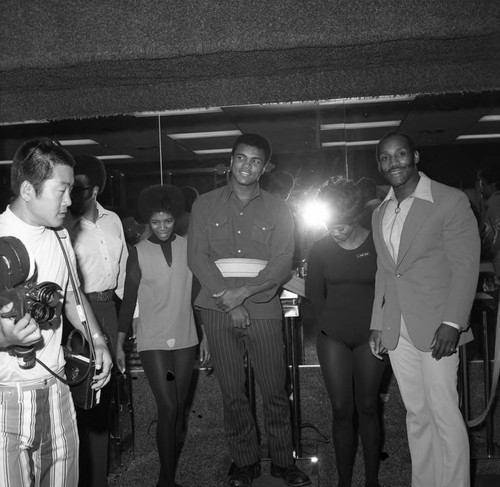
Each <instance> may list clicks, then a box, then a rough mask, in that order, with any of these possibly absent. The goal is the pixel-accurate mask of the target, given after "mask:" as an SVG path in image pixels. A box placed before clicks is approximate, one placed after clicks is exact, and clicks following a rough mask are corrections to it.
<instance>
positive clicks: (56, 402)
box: [0, 380, 78, 487]
mask: <svg viewBox="0 0 500 487" xmlns="http://www.w3.org/2000/svg"><path fill="white" fill-rule="evenodd" d="M0 485H1V486H5V487H76V486H77V485H78V433H77V427H76V418H75V410H74V407H73V400H72V398H71V393H70V390H69V387H68V386H67V385H65V384H63V383H62V382H60V381H59V380H56V381H55V383H53V384H52V385H50V386H47V387H45V388H41V389H36V390H29V391H24V392H23V391H21V392H18V391H17V390H13V391H5V390H4V391H2V389H1V388H0Z"/></svg>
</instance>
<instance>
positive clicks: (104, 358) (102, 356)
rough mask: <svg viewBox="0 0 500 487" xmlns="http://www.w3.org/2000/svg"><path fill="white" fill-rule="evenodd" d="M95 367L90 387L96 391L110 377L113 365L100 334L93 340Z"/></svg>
mask: <svg viewBox="0 0 500 487" xmlns="http://www.w3.org/2000/svg"><path fill="white" fill-rule="evenodd" d="M94 348H95V368H96V375H94V377H93V379H94V380H93V383H92V389H95V390H96V391H98V390H99V389H102V388H103V387H104V386H105V385H106V384H107V383H108V382H109V379H110V378H111V368H112V367H113V359H112V358H111V354H110V353H109V350H108V346H107V345H106V340H105V339H104V337H103V336H100V337H99V338H97V339H96V340H95V343H94Z"/></svg>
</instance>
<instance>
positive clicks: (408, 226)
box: [398, 198, 435, 265]
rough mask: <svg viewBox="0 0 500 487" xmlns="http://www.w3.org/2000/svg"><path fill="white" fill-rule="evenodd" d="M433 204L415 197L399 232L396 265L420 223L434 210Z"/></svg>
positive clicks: (403, 256) (404, 253)
mask: <svg viewBox="0 0 500 487" xmlns="http://www.w3.org/2000/svg"><path fill="white" fill-rule="evenodd" d="M434 208H435V205H434V203H431V202H430V201H426V200H421V199H420V198H415V200H414V201H413V204H412V205H411V208H410V211H409V213H408V216H407V217H406V220H405V224H404V226H403V232H402V233H401V241H400V242H399V251H398V265H400V264H401V262H402V260H403V259H404V258H405V255H406V253H407V252H408V250H409V248H410V246H411V244H412V242H413V240H414V239H415V237H416V236H417V233H418V232H419V230H420V227H421V226H422V224H423V223H424V222H425V220H427V218H428V217H429V215H430V214H431V213H432V212H433V211H434Z"/></svg>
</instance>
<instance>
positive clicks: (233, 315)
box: [228, 306, 251, 328]
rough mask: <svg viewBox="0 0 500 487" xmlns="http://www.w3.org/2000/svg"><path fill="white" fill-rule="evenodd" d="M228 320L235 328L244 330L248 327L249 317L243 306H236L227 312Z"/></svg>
mask: <svg viewBox="0 0 500 487" xmlns="http://www.w3.org/2000/svg"><path fill="white" fill-rule="evenodd" d="M228 314H229V318H230V319H231V323H232V325H233V326H234V327H235V328H246V327H247V326H250V325H251V323H250V315H249V314H248V311H247V309H246V308H245V306H238V307H237V308H234V309H232V310H231V311H229V313H228Z"/></svg>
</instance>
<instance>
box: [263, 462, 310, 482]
mask: <svg viewBox="0 0 500 487" xmlns="http://www.w3.org/2000/svg"><path fill="white" fill-rule="evenodd" d="M271 475H272V476H273V477H277V478H281V479H283V480H284V481H285V483H286V485H288V487H302V486H304V485H310V484H311V479H310V478H309V477H308V476H307V475H306V474H305V473H304V472H302V470H300V469H299V468H298V467H297V466H296V465H290V466H288V467H278V466H277V465H274V463H271Z"/></svg>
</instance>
